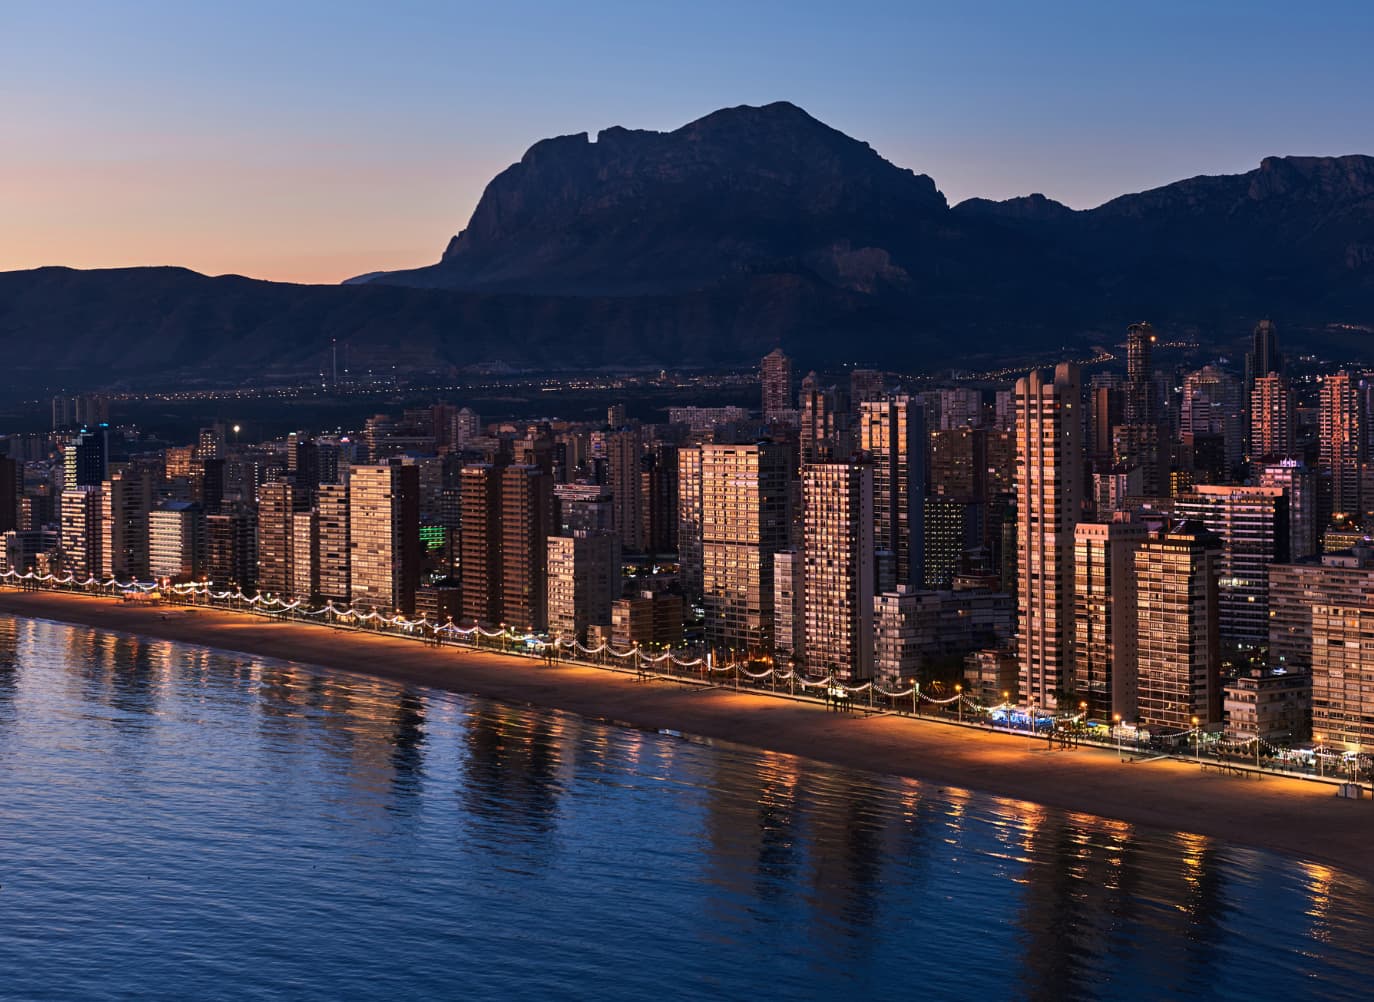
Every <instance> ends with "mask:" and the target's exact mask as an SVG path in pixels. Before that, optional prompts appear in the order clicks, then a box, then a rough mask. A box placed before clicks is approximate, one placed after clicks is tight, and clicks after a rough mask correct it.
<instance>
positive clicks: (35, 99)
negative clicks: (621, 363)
mask: <svg viewBox="0 0 1374 1002" xmlns="http://www.w3.org/2000/svg"><path fill="white" fill-rule="evenodd" d="M1032 8H1035V9H1032ZM1372 48H1374V3H1371V2H1369V0H1364V2H1359V3H1355V2H1345V0H1339V2H1320V3H1309V4H1292V3H1267V2H1259V3H1238V2H1229V0H1228V2H1202V3H1198V2H1194V3H1175V2H1172V0H1169V2H1159V3H1154V4H1133V5H1127V4H1118V3H1114V2H1102V0H1098V2H1095V3H1056V4H1039V5H1035V4H1029V3H997V2H988V3H978V2H972V0H966V2H951V3H922V2H915V0H913V2H906V3H901V2H894V3H888V2H876V3H862V2H855V3H848V4H841V3H833V2H831V3H825V4H809V3H803V2H793V3H774V2H759V3H753V2H749V0H733V2H716V0H699V2H696V3H692V4H659V3H646V2H643V0H640V2H618V0H617V2H583V3H571V2H570V3H542V2H507V3H502V4H493V3H471V4H470V3H462V2H449V3H445V2H438V0H411V2H407V0H389V2H386V3H374V4H361V3H351V2H346V0H335V2H315V0H276V2H271V3H264V2H258V0H236V2H230V3H209V2H204V3H202V2H198V0H189V2H188V0H181V2H178V3H171V2H139V0H130V2H127V3H114V2H108V0H107V2H99V3H96V2H80V0H76V2H53V0H46V2H30V0H6V2H5V3H4V4H2V5H0V102H2V103H3V104H2V106H3V108H4V115H3V116H2V117H0V130H3V131H2V132H0V136H3V139H2V140H0V270H10V269H19V268H32V267H37V266H40V265H49V264H61V265H69V266H73V267H79V268H95V267H115V266H127V265H153V264H177V265H183V266H185V267H188V268H193V269H195V270H197V271H202V272H206V273H208V274H223V273H231V272H232V273H238V274H244V275H251V276H253V277H258V278H270V279H278V280H284V281H299V282H336V281H339V280H340V279H343V278H346V277H348V276H350V275H354V274H358V273H360V272H365V271H374V270H380V269H391V268H404V267H413V266H417V265H422V264H427V263H430V262H432V261H434V260H437V258H438V256H439V254H440V252H441V251H442V249H443V247H444V244H445V243H446V242H447V240H448V239H449V237H450V236H452V235H453V234H454V233H456V232H457V231H458V230H459V229H461V228H462V226H463V225H464V224H465V223H466V221H467V218H468V215H469V214H470V213H471V211H472V208H473V206H474V205H475V203H476V201H477V198H478V197H479V196H480V194H481V192H482V188H483V186H484V185H485V184H486V182H487V181H488V180H489V179H490V178H491V177H492V176H493V175H494V174H496V173H497V172H498V171H500V170H501V169H503V168H504V167H506V166H507V165H508V164H510V163H512V162H514V161H516V160H518V159H519V158H520V156H521V154H522V153H523V152H524V150H525V149H526V148H527V147H528V146H529V145H530V144H531V143H533V142H534V141H536V140H538V139H540V138H543V137H546V136H551V135H560V134H566V133H571V132H581V131H589V132H592V133H595V132H596V131H597V130H598V129H601V128H605V127H607V126H610V125H625V126H628V127H635V128H653V129H672V128H676V127H678V126H680V125H682V124H684V123H686V122H688V121H691V120H692V119H694V118H699V117H701V116H702V115H704V114H706V113H708V112H710V111H712V110H714V109H716V108H720V107H724V106H729V105H737V104H763V103H767V102H769V101H775V100H789V101H792V102H794V103H796V104H799V105H801V106H802V107H804V108H805V109H807V110H808V111H809V112H810V113H811V114H813V115H815V116H816V117H817V118H819V119H821V120H822V121H825V122H827V123H828V124H830V125H832V126H834V127H836V128H838V129H840V130H842V131H844V132H846V133H848V134H849V135H852V136H855V137H856V138H859V139H862V140H864V141H866V142H868V143H870V144H871V145H873V146H874V148H876V149H877V150H878V151H879V152H880V153H882V154H883V155H884V156H886V157H887V158H888V159H889V160H892V161H893V162H895V163H897V164H900V165H902V166H905V167H910V168H912V169H914V170H917V171H920V172H924V173H927V174H930V175H931V176H932V177H934V178H935V181H936V183H937V184H938V185H939V187H940V189H941V190H942V191H943V192H944V193H945V195H946V196H947V197H948V198H949V199H950V200H951V202H956V201H958V200H960V199H963V198H967V197H970V196H972V195H984V196H988V197H994V198H1005V197H1008V196H1011V195H1019V194H1025V193H1027V192H1030V191H1042V192H1044V193H1046V194H1047V195H1050V196H1051V197H1053V198H1057V199H1059V200H1061V201H1064V202H1067V203H1069V204H1070V205H1073V206H1076V207H1086V206H1091V205H1096V204H1098V203H1100V202H1102V201H1104V200H1106V199H1107V198H1110V197H1113V196H1115V195H1118V194H1121V193H1123V192H1127V191H1137V190H1141V189H1143V188H1149V187H1153V186H1156V185H1159V184H1165V183H1168V182H1169V181H1173V180H1177V179H1178V178H1181V177H1187V176H1190V175H1194V174H1203V173H1232V172H1238V171H1245V170H1249V169H1251V168H1252V167H1254V166H1256V165H1257V164H1258V163H1259V160H1260V158H1261V157H1263V156H1266V155H1270V154H1293V153H1303V154H1342V153H1368V154H1374V56H1371V49H1372Z"/></svg>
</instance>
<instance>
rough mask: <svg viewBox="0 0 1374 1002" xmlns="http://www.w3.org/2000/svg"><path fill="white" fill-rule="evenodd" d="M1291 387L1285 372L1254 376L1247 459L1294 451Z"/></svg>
mask: <svg viewBox="0 0 1374 1002" xmlns="http://www.w3.org/2000/svg"><path fill="white" fill-rule="evenodd" d="M1294 421H1295V415H1294V406H1293V388H1292V387H1291V386H1290V385H1289V383H1288V378H1287V377H1286V376H1281V375H1278V374H1277V373H1270V374H1269V375H1267V376H1258V377H1256V379H1255V381H1254V386H1253V388H1252V389H1251V391H1250V459H1251V460H1252V461H1255V460H1261V459H1271V458H1272V459H1283V458H1284V457H1287V456H1291V455H1293V453H1294V452H1295V451H1296V448H1295V445H1296V432H1295V427H1294Z"/></svg>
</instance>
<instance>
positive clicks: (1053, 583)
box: [1013, 362, 1083, 708]
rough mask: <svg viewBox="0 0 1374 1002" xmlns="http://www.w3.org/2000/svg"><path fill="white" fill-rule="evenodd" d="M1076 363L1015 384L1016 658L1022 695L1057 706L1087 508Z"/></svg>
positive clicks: (1066, 681)
mask: <svg viewBox="0 0 1374 1002" xmlns="http://www.w3.org/2000/svg"><path fill="white" fill-rule="evenodd" d="M1081 392H1082V391H1081V384H1080V382H1079V373H1078V366H1076V365H1074V364H1073V363H1070V362H1064V363H1061V364H1060V365H1059V366H1057V367H1056V368H1055V370H1054V375H1053V377H1052V378H1046V377H1045V375H1044V374H1043V373H1041V372H1039V371H1034V372H1032V373H1030V374H1029V375H1028V376H1025V377H1024V378H1022V379H1018V380H1017V381H1016V386H1015V389H1014V390H1013V398H1014V401H1015V406H1016V432H1015V434H1016V518H1017V523H1016V524H1017V532H1016V570H1017V585H1016V596H1017V629H1018V642H1017V654H1018V657H1019V659H1020V662H1021V673H1022V675H1021V685H1020V686H1019V688H1020V690H1021V695H1022V698H1024V699H1026V700H1028V701H1029V702H1030V703H1032V704H1034V705H1038V706H1046V707H1050V708H1054V707H1056V706H1057V705H1058V702H1059V698H1060V696H1061V694H1063V693H1065V692H1066V691H1067V690H1071V689H1072V687H1073V678H1074V662H1073V642H1074V629H1075V627H1074V594H1073V582H1074V566H1073V556H1074V553H1073V551H1074V527H1075V526H1076V525H1077V524H1078V520H1079V517H1080V512H1081V511H1082V507H1083V433H1082V427H1083V426H1082V421H1081V420H1080V414H1079V410H1080V403H1079V401H1080V399H1081Z"/></svg>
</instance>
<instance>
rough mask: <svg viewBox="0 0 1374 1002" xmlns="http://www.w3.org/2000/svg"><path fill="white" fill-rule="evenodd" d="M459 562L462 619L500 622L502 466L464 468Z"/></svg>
mask: <svg viewBox="0 0 1374 1002" xmlns="http://www.w3.org/2000/svg"><path fill="white" fill-rule="evenodd" d="M461 482H462V508H463V534H462V559H461V561H460V562H459V571H460V577H461V580H462V582H463V618H464V619H470V620H472V621H473V622H476V623H490V624H495V623H499V622H500V621H501V568H502V564H501V509H500V505H501V467H499V466H495V465H493V464H491V463H473V464H471V465H469V466H464V467H463V472H462V474H461Z"/></svg>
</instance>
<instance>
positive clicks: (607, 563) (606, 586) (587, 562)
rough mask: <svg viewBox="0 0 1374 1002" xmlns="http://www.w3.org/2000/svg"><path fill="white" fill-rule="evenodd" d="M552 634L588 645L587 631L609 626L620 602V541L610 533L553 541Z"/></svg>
mask: <svg viewBox="0 0 1374 1002" xmlns="http://www.w3.org/2000/svg"><path fill="white" fill-rule="evenodd" d="M548 545H549V553H548V568H549V571H548V573H549V583H548V601H549V633H550V634H552V635H553V636H555V637H559V638H562V639H565V640H578V641H585V640H586V639H587V629H588V627H590V626H593V625H597V624H609V623H610V621H611V605H612V603H613V602H615V601H616V599H618V598H620V591H621V577H620V537H619V536H618V535H616V534H615V533H614V532H609V531H606V530H595V529H593V530H585V529H578V530H575V531H574V532H573V533H572V534H571V535H566V536H550V537H549V544H548Z"/></svg>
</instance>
